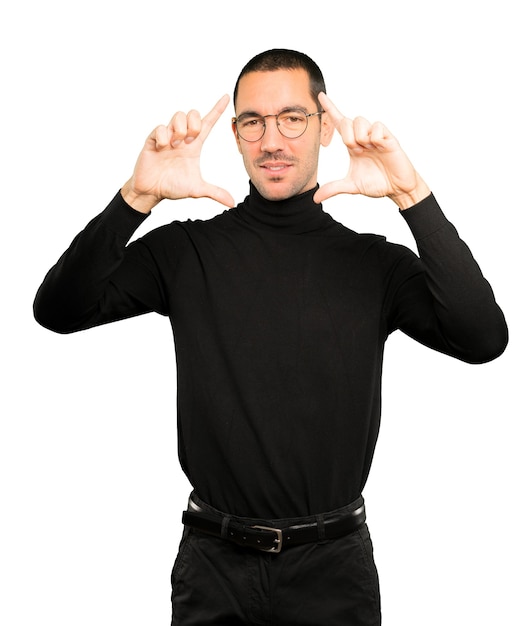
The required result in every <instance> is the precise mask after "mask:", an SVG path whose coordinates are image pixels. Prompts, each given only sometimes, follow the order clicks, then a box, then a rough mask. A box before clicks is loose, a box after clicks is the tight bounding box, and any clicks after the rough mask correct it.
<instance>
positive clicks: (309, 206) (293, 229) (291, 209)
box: [237, 183, 332, 234]
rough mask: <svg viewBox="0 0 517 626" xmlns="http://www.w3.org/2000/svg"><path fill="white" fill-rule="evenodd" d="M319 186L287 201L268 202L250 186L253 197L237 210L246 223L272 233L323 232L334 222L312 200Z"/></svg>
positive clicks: (246, 199) (248, 198)
mask: <svg viewBox="0 0 517 626" xmlns="http://www.w3.org/2000/svg"><path fill="white" fill-rule="evenodd" d="M317 189H318V185H316V187H314V188H313V189H310V190H309V191H306V192H304V193H302V194H299V195H297V196H292V197H291V198H287V199H285V200H267V199H266V198H264V197H263V196H261V195H260V193H259V192H258V190H257V189H256V187H255V186H254V185H253V183H250V195H249V196H247V197H246V198H245V200H244V202H242V203H241V204H239V206H238V207H237V210H238V212H239V215H240V216H241V217H242V218H243V219H244V221H246V222H247V223H249V224H251V225H253V226H256V227H260V228H265V229H269V230H279V231H283V232H288V233H293V234H298V233H306V232H311V231H315V230H320V229H321V228H324V227H325V226H328V225H329V222H331V221H332V218H331V217H330V216H329V215H327V214H326V213H324V211H323V208H322V205H321V204H316V203H315V202H314V200H313V196H314V193H315V192H316V190H317Z"/></svg>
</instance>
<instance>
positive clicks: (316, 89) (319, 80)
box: [233, 48, 326, 106]
mask: <svg viewBox="0 0 517 626" xmlns="http://www.w3.org/2000/svg"><path fill="white" fill-rule="evenodd" d="M295 69H304V70H305V71H306V72H307V74H308V75H309V85H310V92H311V96H312V98H313V100H314V102H315V103H316V104H317V105H319V102H318V94H319V93H320V92H321V91H323V92H325V93H326V87H325V80H324V79H323V74H322V73H321V70H320V68H319V67H318V65H316V63H315V62H314V61H313V60H312V59H311V58H310V57H309V56H307V55H306V54H304V53H303V52H297V51H296V50H287V49H285V48H273V49H272V50H266V51H265V52H261V53H260V54H257V55H256V56H254V57H253V58H252V59H251V60H250V61H248V62H247V63H246V65H245V66H244V67H243V68H242V70H241V73H240V74H239V77H238V78H237V82H236V83H235V89H234V91H233V104H234V106H235V102H236V100H237V93H238V91H239V83H240V80H241V78H242V77H243V76H245V75H246V74H250V73H251V72H274V71H275V70H295Z"/></svg>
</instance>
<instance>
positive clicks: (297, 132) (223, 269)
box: [35, 50, 507, 626]
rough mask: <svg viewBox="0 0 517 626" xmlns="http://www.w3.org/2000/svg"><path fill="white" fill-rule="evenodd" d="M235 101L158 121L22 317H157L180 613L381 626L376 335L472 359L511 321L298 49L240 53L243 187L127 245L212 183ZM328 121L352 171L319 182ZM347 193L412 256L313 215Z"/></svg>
mask: <svg viewBox="0 0 517 626" xmlns="http://www.w3.org/2000/svg"><path fill="white" fill-rule="evenodd" d="M227 104H228V97H223V98H222V99H221V100H219V102H218V103H217V104H216V105H215V107H214V108H213V109H212V111H210V113H208V115H206V117H204V118H203V119H201V117H200V115H199V113H198V112H197V111H191V112H190V113H188V114H184V113H182V112H178V113H176V114H175V115H174V116H173V118H172V120H171V122H170V123H169V125H168V126H159V127H157V128H156V129H155V130H154V131H153V132H152V133H151V134H150V136H149V137H148V139H147V141H146V143H145V145H144V148H143V150H142V151H141V153H140V155H139V157H138V160H137V163H136V166H135V169H134V172H133V175H132V176H131V178H130V179H129V180H128V181H127V183H126V184H125V185H124V186H123V187H122V189H121V192H120V193H118V194H117V195H116V196H115V198H114V199H113V201H112V202H111V203H110V204H109V206H108V207H107V208H106V209H105V211H103V212H102V213H101V214H100V215H99V216H97V217H96V218H95V219H94V220H93V221H92V222H90V224H89V225H88V226H87V227H86V229H85V230H84V231H83V232H82V233H80V234H79V235H78V236H77V237H76V239H75V240H74V242H73V243H72V245H71V246H70V248H69V249H68V250H67V251H66V252H65V254H64V255H63V256H62V257H61V259H60V260H59V261H58V263H57V264H56V266H55V267H54V268H52V269H51V271H50V272H49V273H48V275H47V277H46V278H45V280H44V282H43V284H42V286H41V287H40V290H39V292H38V294H37V297H36V301H35V315H36V318H37V319H38V321H39V322H40V323H41V324H43V325H44V326H46V327H48V328H51V329H53V330H55V331H57V332H72V331H77V330H80V329H85V328H89V327H91V326H94V325H96V324H102V323H106V322H110V321H114V320H118V319H122V318H127V317H129V316H132V315H138V314H141V313H146V312H149V311H156V312H158V313H161V314H163V315H167V316H169V317H170V319H171V323H172V327H173V331H174V338H175V348H176V357H177V376H178V383H177V388H178V429H179V430H178V432H179V456H180V462H181V465H182V468H183V469H184V471H185V473H186V475H187V476H188V478H189V480H190V481H191V483H192V485H193V488H194V491H193V493H192V496H191V498H190V501H189V505H188V510H187V511H186V512H185V513H184V523H185V533H184V536H183V540H182V544H181V547H180V552H179V555H178V558H177V560H176V563H175V566H174V570H173V575H172V580H173V624H178V625H180V626H186V625H190V624H224V625H230V624H275V625H285V624H289V625H297V626H302V625H304V624H307V625H311V626H315V625H318V624H321V625H325V626H332V625H334V624H339V625H347V626H363V625H374V624H375V625H376V624H380V619H381V617H380V595H379V588H378V578H377V572H376V568H375V564H374V561H373V551H372V545H371V541H370V537H369V533H368V529H367V527H366V524H365V513H364V501H363V499H362V496H361V493H362V490H363V487H364V485H365V482H366V479H367V476H368V472H369V469H370V465H371V461H372V456H373V452H374V448H375V443H376V440H377V434H378V429H379V420H380V383H381V368H382V357H383V348H384V343H385V341H386V339H387V337H388V336H389V334H390V333H391V332H393V331H394V330H396V329H400V330H402V331H403V332H405V333H407V334H408V335H410V336H412V337H414V338H415V339H416V340H418V341H420V342H422V343H424V344H425V345H428V346H429V347H431V348H433V349H435V350H439V351H441V352H444V353H446V354H449V355H451V356H454V357H456V358H459V359H462V360H464V361H467V362H470V363H482V362H486V361H488V360H490V359H493V358H496V357H497V356H498V355H499V354H501V353H502V351H503V350H504V348H505V346H506V343H507V328H506V324H505V320H504V317H503V314H502V312H501V311H500V309H499V307H498V306H497V304H496V302H495V300H494V297H493V294H492V290H491V288H490V286H489V285H488V283H487V282H486V281H485V279H484V278H483V276H482V274H481V272H480V270H479V268H478V266H477V264H476V263H475V261H474V259H473V258H472V256H471V254H470V252H469V250H468V248H467V247H466V245H465V244H464V243H463V242H462V241H461V240H460V239H459V237H458V235H457V233H456V231H455V229H454V227H453V226H452V225H451V224H450V222H448V221H447V220H446V218H445V216H444V215H443V213H442V212H441V210H440V208H439V206H438V205H437V203H436V200H435V198H434V196H433V195H432V194H431V192H430V190H429V188H428V187H427V185H426V184H425V182H424V181H423V179H422V178H421V177H420V175H419V174H418V173H417V172H416V171H415V169H414V167H413V166H412V164H411V162H410V161H409V160H408V158H407V156H406V155H405V153H404V152H403V151H402V149H401V148H400V146H399V144H398V142H397V140H396V139H395V138H394V137H393V135H392V134H391V133H390V132H389V131H388V130H387V129H386V128H385V127H384V126H383V125H382V124H379V123H376V124H370V123H369V122H368V121H366V120H365V119H362V118H358V119H355V120H353V121H352V120H349V119H347V118H345V117H344V116H343V115H342V114H341V113H340V112H339V111H338V109H337V108H336V107H335V105H334V104H333V103H332V102H331V100H330V99H329V98H328V97H327V96H326V94H325V84H324V81H323V77H322V75H321V72H320V70H319V68H318V67H317V65H316V64H315V63H314V62H313V61H312V60H311V59H309V58H308V57H307V56H306V55H304V54H301V53H298V52H295V51H288V50H271V51H267V52H265V53H262V54H260V55H258V56H257V57H255V58H254V59H252V60H251V61H250V62H249V63H248V64H247V65H246V66H245V67H244V69H243V70H242V72H241V75H240V76H239V79H238V81H237V84H236V88H235V93H234V105H235V118H233V121H232V124H233V132H234V135H235V140H236V142H237V147H238V149H239V151H240V153H241V154H242V157H243V161H244V165H245V168H246V171H247V173H248V175H249V178H250V181H251V184H250V195H249V196H248V197H247V198H246V199H245V200H244V201H243V202H242V203H240V204H238V205H237V207H235V208H231V209H230V210H225V211H224V212H223V213H222V214H221V215H218V216H216V217H215V218H213V219H210V220H207V221H186V222H174V223H172V224H170V225H167V226H164V227H161V228H158V229H156V230H154V231H152V232H150V233H148V234H147V235H145V236H144V237H143V238H141V239H140V240H138V241H136V242H134V243H132V244H131V245H129V246H126V243H127V241H128V240H129V238H130V237H131V235H132V234H133V232H134V231H135V229H136V228H137V227H138V226H139V225H140V224H141V223H142V221H143V220H144V219H145V216H146V215H147V214H148V213H149V212H150V211H151V209H153V208H154V207H155V206H156V205H157V204H158V203H159V202H160V201H161V200H162V199H164V198H168V199H172V200H176V199H180V198H187V197H194V198H196V197H201V196H206V197H210V198H213V199H215V200H217V201H218V202H220V203H222V204H224V205H226V206H228V207H234V202H233V199H232V198H231V196H230V194H229V193H228V192H227V191H226V190H224V189H221V188H219V187H217V186H215V185H212V184H209V183H207V182H205V181H204V180H203V178H202V177H201V173H200V168H199V159H200V153H201V149H202V146H203V143H204V141H205V140H206V139H207V137H208V135H209V133H210V130H211V129H212V127H213V125H214V124H215V123H216V121H217V120H218V119H219V117H220V116H221V114H222V113H223V111H224V110H225V108H226V106H227ZM334 130H337V131H338V133H339V134H340V135H341V137H342V139H343V142H344V144H345V146H346V147H347V149H348V153H349V155H350V166H349V170H348V173H347V175H346V176H345V177H344V178H343V179H342V180H340V181H335V182H332V183H327V184H323V185H322V186H321V187H319V186H318V179H317V170H318V154H319V149H320V146H327V145H328V144H329V143H330V141H331V138H332V135H333V132H334ZM340 193H351V194H357V193H359V194H364V195H367V196H372V197H384V196H388V197H389V198H391V199H392V200H393V201H394V203H395V205H396V206H398V207H399V209H400V211H401V213H402V215H403V216H404V218H405V219H406V221H407V223H408V225H409V227H410V228H411V230H412V232H413V234H414V236H415V238H416V241H417V244H418V248H419V255H420V256H419V257H417V256H416V255H415V254H413V253H412V252H411V251H410V250H408V249H407V248H405V247H403V246H399V245H394V244H390V243H387V242H386V241H385V239H384V238H383V237H379V236H374V235H358V234H357V233H354V232H352V231H351V230H349V229H347V228H346V227H344V226H343V225H341V224H340V223H338V222H336V221H334V220H333V219H332V218H331V217H330V216H329V215H327V214H326V213H324V211H323V209H322V207H321V204H320V203H321V202H322V201H323V200H325V199H326V198H329V197H330V196H333V195H336V194H340Z"/></svg>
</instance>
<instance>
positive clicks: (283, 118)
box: [278, 109, 307, 139]
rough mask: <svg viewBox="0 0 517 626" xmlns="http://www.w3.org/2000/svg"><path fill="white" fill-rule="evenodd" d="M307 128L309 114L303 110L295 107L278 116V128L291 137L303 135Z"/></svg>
mask: <svg viewBox="0 0 517 626" xmlns="http://www.w3.org/2000/svg"><path fill="white" fill-rule="evenodd" d="M306 128H307V115H305V113H304V112H303V111H298V110H297V109H294V110H292V111H284V112H283V113H280V115H279V116H278V129H279V131H280V132H281V133H282V135H284V137H289V139H295V138H296V137H299V136H300V135H302V134H303V133H304V131H305V129H306Z"/></svg>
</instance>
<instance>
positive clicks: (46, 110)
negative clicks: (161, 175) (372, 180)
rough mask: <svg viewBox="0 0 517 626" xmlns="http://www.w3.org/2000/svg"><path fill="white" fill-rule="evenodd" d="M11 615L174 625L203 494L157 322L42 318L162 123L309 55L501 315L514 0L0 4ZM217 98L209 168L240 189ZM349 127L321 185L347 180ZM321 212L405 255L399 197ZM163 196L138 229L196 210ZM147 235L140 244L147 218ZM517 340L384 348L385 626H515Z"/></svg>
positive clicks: (168, 348)
mask: <svg viewBox="0 0 517 626" xmlns="http://www.w3.org/2000/svg"><path fill="white" fill-rule="evenodd" d="M0 46H1V48H2V49H1V50H0V52H1V58H2V66H1V72H2V80H1V84H2V94H3V95H2V96H1V100H0V102H1V119H0V124H1V141H0V149H1V170H0V171H1V178H2V186H1V187H2V206H3V215H2V240H1V246H0V252H1V255H2V256H1V265H0V267H1V271H2V276H1V283H2V306H1V316H2V319H1V325H0V332H1V333H2V337H1V351H2V352H1V354H2V364H3V371H2V377H1V384H2V393H1V404H2V406H1V432H0V481H1V484H0V507H1V514H0V525H1V529H0V530H1V532H0V542H1V546H0V623H2V624H5V625H6V626H28V625H29V624H35V623H38V624H52V625H53V626H70V625H71V624H73V625H74V626H83V625H86V624H88V625H91V624H96V625H98V626H102V625H110V626H112V625H114V624H124V625H125V626H136V625H139V626H140V625H144V624H145V625H146V626H148V625H154V626H159V625H163V624H169V623H170V602H169V594H170V587H169V574H170V570H171V567H172V563H173V560H174V557H175V554H176V548H177V543H178V540H179V535H180V531H181V527H180V516H181V511H182V509H183V508H184V505H185V502H186V497H187V494H188V493H189V485H188V484H187V481H186V479H185V478H184V477H183V476H182V474H181V473H180V470H179V467H178V462H177V459H176V433H175V410H174V409H175V364H174V354H173V343H172V336H171V331H170V328H169V325H168V321H167V320H166V319H163V318H161V317H159V316H157V315H154V316H144V317H142V318H139V319H135V320H131V321H125V322H121V323H119V324H114V325H111V326H107V327H103V328H98V329H95V330H92V331H89V332H86V333H78V334H76V335H73V336H59V335H55V334H52V333H50V332H48V331H46V330H44V329H43V328H41V327H39V326H38V325H37V324H36V323H35V322H34V320H33V318H32V301H33V298H34V295H35V292H36V289H37V287H38V286H39V284H40V282H41V280H42V279H43V276H44V274H45V272H46V271H47V270H48V269H49V268H50V266H51V265H52V264H53V263H54V262H55V261H56V260H57V257H58V256H59V255H60V254H61V252H62V251H63V250H64V249H65V248H66V247H67V246H68V244H69V242H70V240H71V239H72V237H73V236H74V235H75V234H76V233H77V232H78V231H79V230H80V229H81V228H82V227H83V226H84V225H85V224H86V222H88V221H89V220H90V219H91V218H92V217H93V216H94V215H96V214H97V213H98V212H100V211H101V210H102V209H103V208H104V206H105V205H106V204H107V203H108V202H109V201H110V199H111V198H112V196H113V195H114V194H115V192H116V191H117V190H118V189H119V187H120V186H121V185H122V184H123V183H124V182H125V180H126V179H127V178H128V177H129V175H130V173H131V170H132V167H133V163H134V161H135V158H136V156H137V154H138V152H139V150H140V147H141V145H142V143H143V141H144V139H145V137H146V136H147V134H148V133H149V132H150V131H151V130H152V128H153V127H154V126H156V125H157V124H159V123H162V122H167V121H168V120H169V118H170V117H171V115H172V114H173V113H174V112H175V111H176V110H177V109H185V110H188V109H190V108H198V109H199V110H200V111H201V112H202V113H203V114H204V113H206V112H207V111H208V110H209V109H210V108H211V107H212V105H213V104H214V103H215V102H216V100H217V99H218V98H219V97H220V96H221V95H222V94H224V93H231V92H232V90H233V87H234V81H235V79H236V76H237V74H238V72H239V71H240V69H241V67H242V66H243V65H244V63H245V62H246V61H247V60H248V59H249V58H251V56H253V55H255V54H256V53H258V52H261V51H262V50H265V49H267V48H270V47H291V48H296V49H300V50H302V51H304V52H307V53H308V54H309V55H310V56H312V57H313V58H314V59H315V60H316V61H317V62H318V64H319V65H320V66H321V68H322V69H323V72H324V74H325V76H326V80H327V88H328V93H329V95H330V97H331V98H332V99H333V100H334V102H335V103H336V104H337V105H338V106H339V107H340V108H341V110H342V111H343V113H345V114H347V115H349V116H352V117H353V116H356V115H363V116H365V117H368V118H370V119H371V120H373V119H381V120H382V121H384V122H385V123H386V124H387V125H388V127H390V128H391V129H392V130H393V131H394V132H395V134H396V135H397V137H398V138H399V140H400V141H401V143H402V144H403V146H404V147H405V149H406V151H407V152H408V153H409V154H410V156H411V157H412V159H413V161H414V163H415V165H416V166H417V168H418V169H419V170H420V172H421V173H422V175H423V177H424V178H425V179H426V180H427V181H428V183H429V184H430V186H431V187H432V189H433V191H434V192H435V194H436V196H437V198H438V200H439V202H440V204H441V205H442V208H443V209H444V211H445V212H446V214H447V216H448V217H449V218H450V219H451V220H452V221H453V223H454V224H455V225H456V227H457V228H458V230H459V232H460V235H461V236H462V237H463V238H464V239H465V240H466V241H467V242H468V244H469V245H470V247H471V249H472V250H473V252H474V255H475V257H476V259H477V260H478V262H479V263H480V265H481V267H482V268H483V271H484V274H485V276H486V277H487V278H488V279H489V281H490V282H491V284H492V286H493V288H494V290H495V293H496V295H497V299H498V301H499V303H500V305H501V306H502V308H503V310H504V311H505V314H506V316H507V320H508V322H509V325H510V331H511V330H512V327H513V322H514V321H515V316H516V310H515V309H516V302H515V243H514V242H515V234H514V227H513V224H514V222H515V208H516V200H515V182H516V174H515V166H516V158H515V150H516V145H517V136H516V122H515V111H516V110H517V102H516V96H515V61H516V58H517V55H516V49H515V48H516V47H515V20H514V17H513V9H512V4H511V3H509V2H506V0H493V1H492V2H489V3H488V2H486V3H481V2H477V1H475V0H472V1H470V2H467V1H465V2H462V1H459V0H457V1H454V0H449V1H447V2H445V1H443V0H438V1H435V2H432V3H431V2H429V3H417V2H410V1H409V0H407V1H406V2H404V1H402V0H392V1H390V2H381V1H380V0H378V1H376V2H375V1H366V0H365V1H362V2H358V1H357V2H354V3H347V2H341V3H334V6H333V7H331V6H330V4H329V3H321V2H320V3H304V2H302V3H301V7H300V9H299V10H297V9H296V7H294V6H293V3H281V2H278V3H243V2H229V1H219V2H205V3H203V2H195V1H191V2H183V3H178V2H172V1H168V2H167V1H165V0H148V1H147V2H145V3H140V2H138V3H137V2H125V3H122V2H110V0H104V1H103V2H99V1H98V0H90V2H87V3H74V2H64V1H60V0H48V1H47V2H36V1H35V0H32V1H26V2H24V1H23V0H20V1H19V2H16V3H13V2H10V3H6V5H4V8H2V15H0ZM232 114H233V110H232V109H231V108H230V107H229V108H228V110H227V111H226V113H225V115H224V116H223V118H222V119H221V120H220V121H219V123H218V125H217V126H216V128H215V129H214V131H213V134H212V135H211V136H210V138H209V139H208V141H207V143H206V146H205V148H206V149H205V152H204V158H203V173H204V176H205V178H206V179H207V180H210V181H211V182H214V183H216V184H219V185H221V186H223V187H226V188H227V189H228V190H229V191H230V192H231V193H232V195H233V196H234V198H235V199H236V200H240V199H241V198H242V197H243V196H244V195H245V193H246V192H247V188H248V181H247V177H246V174H245V172H244V169H243V167H242V164H241V161H240V157H239V155H238V153H237V150H236V149H235V146H234V142H233V138H232V135H231V131H230V118H231V115H232ZM346 168H347V160H346V156H345V152H344V150H343V147H342V146H340V145H339V141H338V138H335V139H334V141H333V143H332V145H331V146H330V147H329V148H328V149H327V150H326V151H324V154H323V156H322V165H321V169H320V182H322V183H323V182H326V181H328V180H331V179H333V178H336V177H338V176H342V175H344V173H345V171H346ZM325 207H326V209H327V210H328V211H329V212H330V213H332V214H333V215H334V216H335V217H336V218H337V219H339V220H341V221H343V222H344V223H345V224H346V225H348V226H350V227H351V228H354V229H356V230H359V231H370V232H371V231H374V232H378V233H382V234H385V235H386V236H387V237H388V238H389V239H390V240H392V241H397V242H401V243H406V244H407V245H409V246H411V247H413V246H414V244H413V242H412V240H411V237H410V234H409V231H408V229H407V226H406V225H405V223H404V221H403V220H402V218H400V216H399V215H398V212H397V210H396V208H395V207H394V206H393V205H392V204H391V202H390V201H389V200H363V199H360V198H356V197H344V196H341V197H339V198H336V199H332V200H329V201H328V202H327V203H326V205H325ZM221 208H222V207H220V206H219V205H217V204H215V203H214V202H211V201H208V200H207V201H204V200H199V201H193V200H190V201H186V202H183V203H177V204H174V205H173V203H168V204H165V203H164V204H163V206H161V207H159V208H158V209H156V210H155V211H154V213H153V215H152V217H151V218H149V220H147V222H146V224H145V229H149V228H152V227H154V226H157V225H159V224H162V223H166V222H168V221H170V220H172V219H174V218H176V217H180V218H182V219H183V218H185V217H189V216H190V217H205V216H210V215H213V214H215V213H218V212H220V210H221ZM142 232H143V229H142ZM515 361H516V358H515V349H514V347H513V346H512V343H510V346H509V348H508V349H507V351H506V353H505V354H504V355H503V356H502V357H501V358H500V359H498V360H496V361H494V362H492V363H490V364H487V365H482V366H469V365H465V364H463V363H460V362H458V361H455V360H453V359H450V358H447V357H444V356H442V355H439V354H435V353H433V352H431V351H430V350H427V349H425V348H422V347H420V346H419V345H417V344H415V343H413V342H411V341H410V340H408V339H406V338H404V337H403V336H401V335H396V336H393V337H392V338H391V339H390V341H389V342H388V345H387V349H386V360H385V372H384V405H383V409H384V411H383V423H382V428H381V436H380V440H379V445H378V450H377V456H376V458H375V460H374V464H373V469H372V473H371V476H370V481H369V484H368V486H367V489H366V492H365V496H366V498H367V505H368V516H369V525H370V529H371V531H372V535H373V539H374V545H375V550H376V560H377V564H378V567H379V570H380V576H381V585H382V597H383V605H384V623H385V625H386V626H416V625H417V624H418V625H419V626H427V625H429V626H436V625H437V624H440V626H448V625H455V626H456V625H458V624H469V625H476V626H477V625H483V626H486V625H492V624H494V625H496V624H497V625H498V626H499V625H503V624H504V625H507V624H517V617H516V613H515V603H514V600H513V597H514V592H515V587H516V580H515V559H516V556H517V554H516V539H515V529H516V527H517V516H516V512H515V475H516V463H515V455H514V449H515V430H516V429H515V418H516V408H515V400H514V393H513V389H512V387H514V386H515V366H516V363H515Z"/></svg>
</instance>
